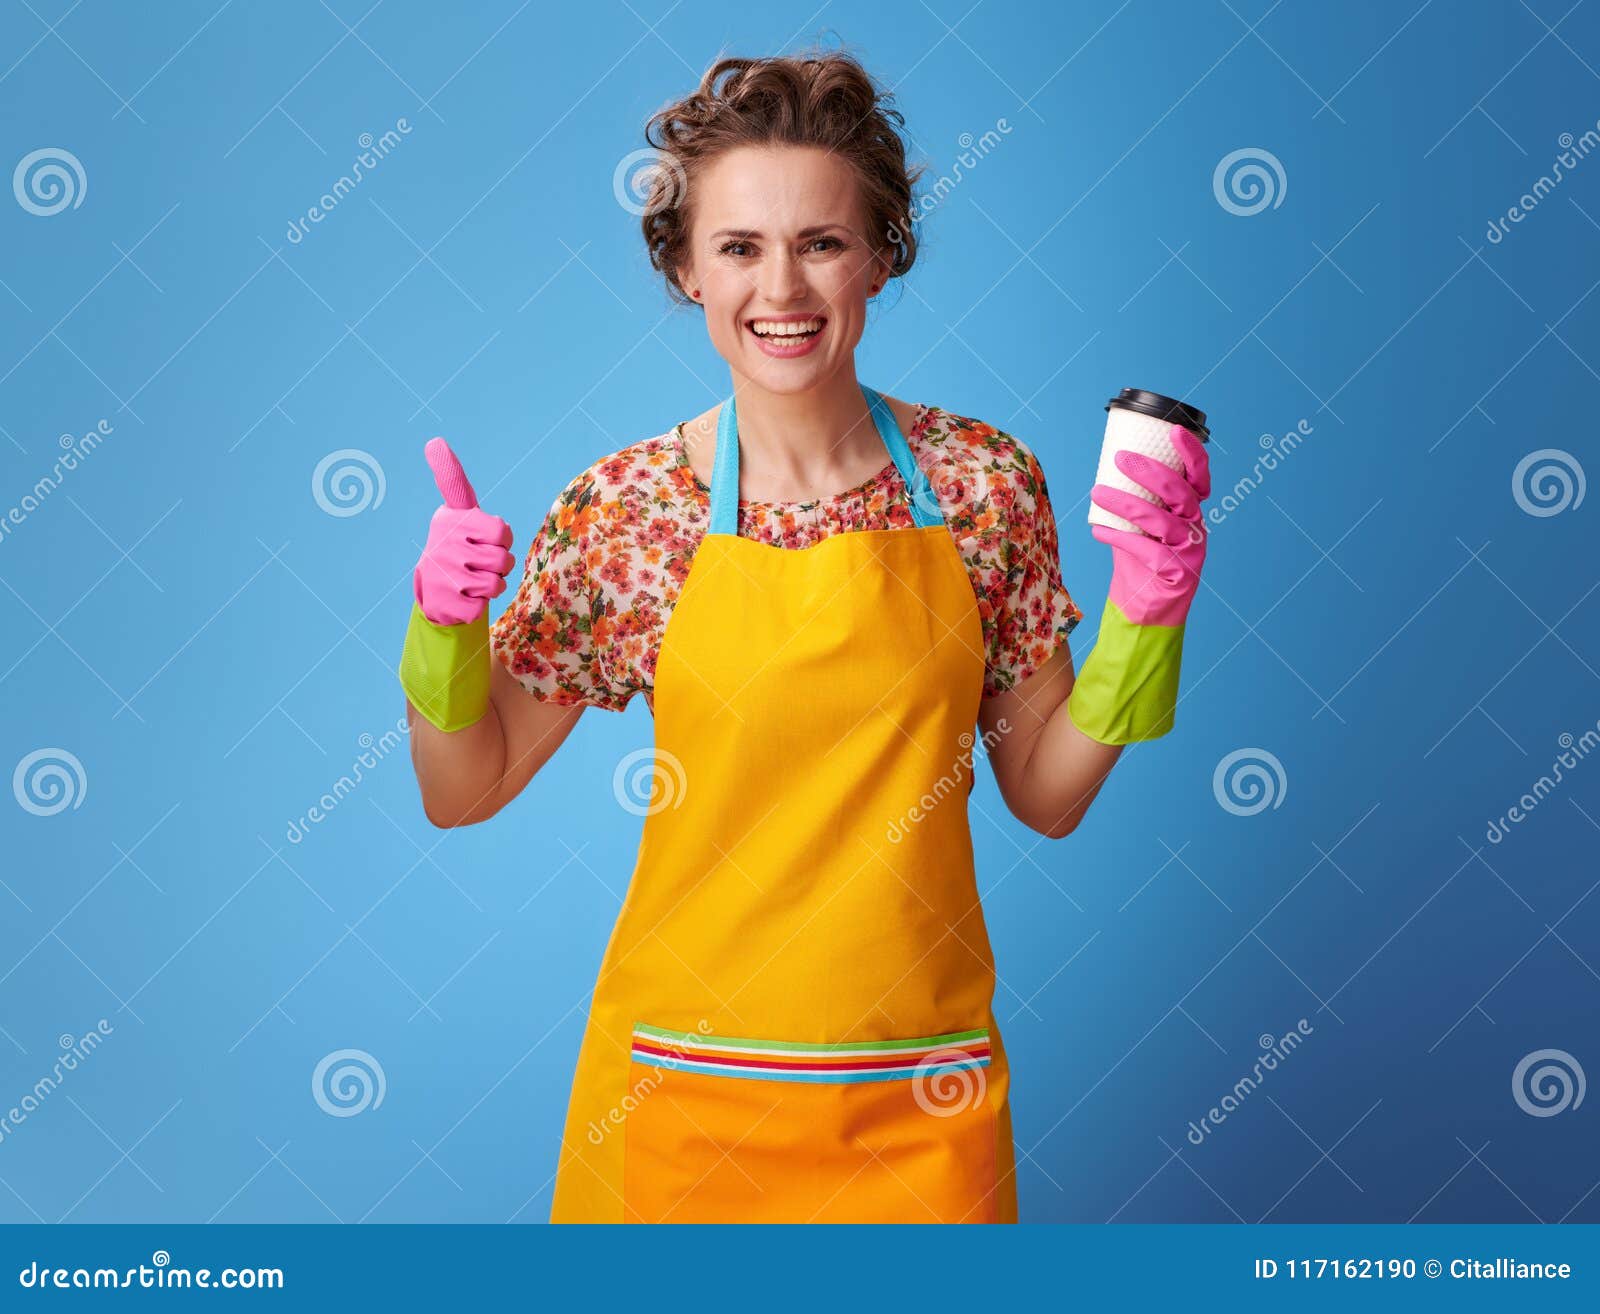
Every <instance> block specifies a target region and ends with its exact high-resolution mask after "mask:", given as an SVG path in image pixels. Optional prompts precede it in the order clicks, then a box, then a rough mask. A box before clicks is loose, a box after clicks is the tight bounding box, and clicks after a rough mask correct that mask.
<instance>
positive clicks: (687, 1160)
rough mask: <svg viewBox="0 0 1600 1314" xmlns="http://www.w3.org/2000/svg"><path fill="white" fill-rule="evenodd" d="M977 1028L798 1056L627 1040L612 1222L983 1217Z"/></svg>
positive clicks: (990, 1208)
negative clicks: (627, 1099) (627, 1105)
mask: <svg viewBox="0 0 1600 1314" xmlns="http://www.w3.org/2000/svg"><path fill="white" fill-rule="evenodd" d="M989 1060H990V1044H989V1033H988V1031H987V1030H985V1029H979V1030H974V1031H961V1032H954V1033H950V1034H946V1035H939V1036H922V1037H917V1038H915V1039H908V1040H881V1041H860V1042H851V1043H848V1044H836V1045H818V1044H797V1043H792V1042H785V1041H774V1040H750V1039H742V1038H737V1037H731V1036H707V1035H700V1034H696V1033H692V1032H690V1033H686V1032H676V1031H667V1030H663V1029H662V1028H659V1027H653V1026H648V1025H645V1024H642V1023H641V1024H639V1025H637V1026H636V1027H635V1028H634V1032H633V1050H632V1055H631V1062H630V1066H629V1078H628V1088H629V1090H630V1091H631V1092H632V1096H633V1103H632V1107H631V1109H630V1110H629V1112H628V1115H627V1123H626V1129H625V1132H624V1135H625V1143H626V1152H625V1157H624V1165H623V1205H624V1214H625V1216H626V1218H627V1219H628V1221H630V1222H642V1223H662V1222H667V1223H717V1222H750V1223H807V1222H816V1223H916V1222H928V1223H932V1222H944V1223H962V1222H965V1223H983V1222H994V1221H995V1220H996V1207H997V1203H998V1202H997V1199H996V1196H997V1194H998V1192H997V1191H996V1186H997V1182H996V1180H995V1163H996V1153H995V1150H996V1147H995V1139H996V1136H997V1134H998V1120H997V1117H996V1114H995V1110H994V1108H993V1107H992V1105H991V1103H990V1101H989V1098H988V1081H987V1076H988V1071H987V1070H988V1067H989Z"/></svg>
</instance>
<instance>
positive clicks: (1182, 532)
mask: <svg viewBox="0 0 1600 1314" xmlns="http://www.w3.org/2000/svg"><path fill="white" fill-rule="evenodd" d="M1171 438H1172V445H1173V446H1174V447H1176V448H1177V449H1178V455H1179V456H1181V457H1182V458H1183V464H1184V473H1183V474H1182V475H1180V474H1178V473H1177V472H1176V471H1174V470H1170V469H1168V468H1167V467H1166V466H1164V465H1162V464H1161V462H1160V461H1155V460H1152V459H1151V458H1150V457H1148V456H1142V455H1140V454H1139V453H1138V452H1126V451H1123V452H1118V453H1117V454H1116V458H1115V459H1116V463H1117V469H1119V470H1121V471H1122V473H1123V474H1125V475H1127V476H1128V478H1130V479H1132V480H1133V481H1134V482H1135V483H1138V484H1142V485H1143V486H1144V487H1146V488H1148V489H1149V490H1150V491H1151V492H1152V493H1154V494H1155V495H1156V496H1157V497H1159V498H1160V499H1161V502H1162V503H1165V505H1161V504H1160V503H1157V504H1152V503H1150V502H1146V501H1144V500H1143V499H1142V498H1138V497H1135V496H1134V495H1133V494H1132V493H1127V492H1124V491H1123V490H1122V489H1120V488H1113V487H1111V485H1109V484H1096V485H1095V486H1094V487H1093V488H1092V489H1090V490H1089V500H1090V501H1092V502H1094V503H1095V504H1096V505H1098V506H1102V507H1104V508H1105V509H1106V510H1107V511H1111V512H1113V513H1115V514H1116V515H1119V516H1123V517H1124V518H1126V519H1128V520H1131V521H1133V523H1134V524H1136V525H1138V526H1139V528H1140V529H1142V530H1143V531H1145V532H1144V533H1142V534H1140V533H1134V532H1133V531H1131V530H1127V529H1112V528H1111V527H1110V526H1108V525H1094V526H1092V527H1091V529H1090V533H1091V534H1092V535H1093V536H1094V537H1095V538H1096V539H1098V540H1099V541H1100V542H1102V543H1105V544H1108V545H1109V546H1110V548H1111V589H1110V594H1109V596H1110V598H1111V601H1113V602H1115V603H1116V604H1117V606H1118V607H1120V608H1121V609H1122V612H1123V614H1124V615H1125V616H1127V618H1128V619H1129V620H1130V621H1132V622H1133V623H1134V624H1135V625H1182V624H1183V623H1184V620H1185V618H1186V617H1187V616H1188V614H1189V604H1190V603H1191V602H1193V601H1194V595H1195V593H1196V592H1197V591H1198V590H1199V588H1200V570H1201V567H1202V566H1203V565H1204V564H1205V559H1206V524H1205V517H1204V516H1203V515H1201V513H1200V503H1201V502H1202V501H1204V500H1205V499H1206V498H1207V497H1209V496H1211V462H1210V458H1209V457H1207V456H1206V449H1205V444H1204V443H1202V442H1201V441H1200V440H1199V439H1198V438H1196V437H1195V436H1194V434H1192V433H1190V432H1189V431H1188V430H1187V429H1185V428H1184V427H1183V426H1182V425H1181V424H1175V425H1173V426H1172V433H1171Z"/></svg>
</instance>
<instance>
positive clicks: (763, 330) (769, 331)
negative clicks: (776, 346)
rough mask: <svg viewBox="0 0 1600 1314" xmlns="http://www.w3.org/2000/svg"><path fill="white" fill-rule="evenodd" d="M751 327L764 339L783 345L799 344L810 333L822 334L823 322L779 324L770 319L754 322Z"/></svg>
mask: <svg viewBox="0 0 1600 1314" xmlns="http://www.w3.org/2000/svg"><path fill="white" fill-rule="evenodd" d="M750 327H751V328H752V329H753V330H755V332H757V333H759V334H760V335H761V336H762V337H764V338H775V339H777V340H778V341H779V342H780V343H782V344H787V343H790V342H799V341H801V340H802V339H803V338H804V337H805V335H807V334H809V333H816V332H820V331H821V329H822V321H821V320H820V319H809V320H807V321H806V322H805V323H803V324H801V323H793V324H786V323H779V322H777V321H775V320H770V319H758V320H754V321H753V322H752V323H751V325H750Z"/></svg>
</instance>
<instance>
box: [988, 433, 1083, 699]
mask: <svg viewBox="0 0 1600 1314" xmlns="http://www.w3.org/2000/svg"><path fill="white" fill-rule="evenodd" d="M1008 473H1010V474H1011V475H1012V476H1013V480H1014V481H1013V482H1012V483H1011V487H1010V490H1009V491H1010V499H1009V500H1010V506H1009V507H1008V508H1007V514H1006V534H1005V542H1004V545H1003V547H1002V548H1001V560H1000V567H1001V571H1002V578H1001V579H1000V580H999V581H997V585H996V587H995V588H994V589H993V590H992V591H991V592H990V595H989V610H990V627H989V634H988V635H987V639H988V670H987V672H986V674H985V677H984V689H983V691H984V693H985V695H989V694H996V693H1003V692H1005V691H1006V690H1008V689H1012V688H1015V687H1016V686H1017V685H1019V684H1021V683H1022V682H1023V681H1025V680H1026V679H1027V678H1028V677H1029V676H1031V675H1032V674H1033V673H1034V672H1035V671H1037V670H1038V669H1039V668H1040V667H1041V666H1043V665H1044V664H1045V662H1046V661H1048V660H1049V659H1050V657H1051V656H1052V655H1053V654H1054V653H1055V650H1056V649H1057V648H1058V647H1060V646H1061V644H1062V643H1063V642H1064V641H1065V640H1066V637H1067V635H1069V634H1070V633H1072V631H1073V629H1074V627H1076V625H1077V624H1078V622H1079V621H1080V620H1082V619H1083V612H1082V610H1081V609H1080V608H1079V607H1078V604H1077V603H1075V602H1074V601H1073V600H1072V595H1071V594H1070V593H1069V592H1068V591H1067V588H1066V585H1065V584H1064V583H1062V579H1061V546H1060V543H1059V542H1058V540H1057V535H1056V518H1055V513H1054V511H1053V510H1052V509H1051V506H1050V494H1049V491H1048V489H1047V488H1046V487H1045V478H1044V468H1043V467H1042V466H1041V465H1040V464H1039V461H1038V459H1037V458H1036V457H1035V456H1034V454H1033V453H1032V452H1031V451H1029V450H1028V448H1027V447H1026V446H1024V445H1023V444H1022V443H1021V442H1018V443H1017V444H1016V462H1015V464H1014V467H1013V470H1012V471H1011V472H1008Z"/></svg>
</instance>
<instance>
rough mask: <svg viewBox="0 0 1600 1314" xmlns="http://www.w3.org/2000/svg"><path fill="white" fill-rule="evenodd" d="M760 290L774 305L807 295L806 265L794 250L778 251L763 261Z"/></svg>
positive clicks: (796, 299) (797, 299)
mask: <svg viewBox="0 0 1600 1314" xmlns="http://www.w3.org/2000/svg"><path fill="white" fill-rule="evenodd" d="M758 282H759V284H760V286H759V291H760V293H761V295H762V297H763V298H765V299H766V301H767V302H768V303H769V304H771V305H774V306H778V305H782V304H784V303H785V302H789V301H799V300H801V299H803V298H804V297H805V295H806V276H805V267H804V266H803V265H802V264H801V263H800V260H799V257H797V256H796V255H795V254H794V253H793V252H792V251H778V252H777V253H776V254H774V255H773V256H772V257H771V258H770V259H767V260H764V261H763V262H762V267H761V274H760V278H759V280H758Z"/></svg>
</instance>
